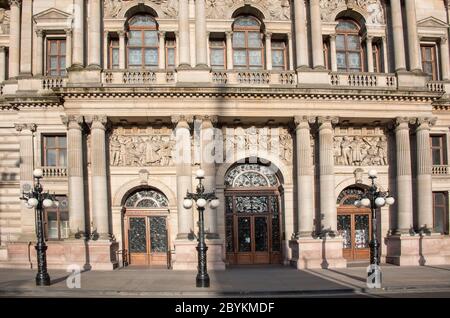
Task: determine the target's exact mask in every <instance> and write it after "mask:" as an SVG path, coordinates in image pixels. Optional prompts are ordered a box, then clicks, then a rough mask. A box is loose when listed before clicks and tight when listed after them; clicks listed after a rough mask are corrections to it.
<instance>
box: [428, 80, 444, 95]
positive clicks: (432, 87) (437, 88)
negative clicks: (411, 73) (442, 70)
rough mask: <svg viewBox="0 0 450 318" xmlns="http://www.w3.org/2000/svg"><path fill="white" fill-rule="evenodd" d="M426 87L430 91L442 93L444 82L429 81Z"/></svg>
mask: <svg viewBox="0 0 450 318" xmlns="http://www.w3.org/2000/svg"><path fill="white" fill-rule="evenodd" d="M427 88H428V90H429V91H430V92H435V93H443V92H444V83H443V82H439V81H430V82H428V83H427Z"/></svg>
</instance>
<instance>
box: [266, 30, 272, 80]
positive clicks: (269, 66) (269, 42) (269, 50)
mask: <svg viewBox="0 0 450 318" xmlns="http://www.w3.org/2000/svg"><path fill="white" fill-rule="evenodd" d="M266 70H268V71H270V70H272V33H270V32H267V33H266Z"/></svg>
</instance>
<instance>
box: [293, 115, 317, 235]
mask: <svg viewBox="0 0 450 318" xmlns="http://www.w3.org/2000/svg"><path fill="white" fill-rule="evenodd" d="M313 119H314V118H310V117H307V116H301V117H300V116H298V117H295V124H296V130H295V133H296V142H297V145H296V146H297V147H296V148H297V188H298V190H297V209H298V212H297V213H298V234H299V236H300V237H310V236H311V235H312V233H313V232H314V224H313V220H314V208H313V196H314V193H313V187H312V184H313V162H312V151H311V133H310V127H309V124H310V123H311V122H313Z"/></svg>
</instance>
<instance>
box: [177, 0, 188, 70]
mask: <svg viewBox="0 0 450 318" xmlns="http://www.w3.org/2000/svg"><path fill="white" fill-rule="evenodd" d="M178 32H179V35H178V37H179V43H177V46H179V52H180V62H179V65H178V67H180V68H190V67H191V54H190V39H189V37H190V35H189V33H190V32H189V2H188V0H179V1H178Z"/></svg>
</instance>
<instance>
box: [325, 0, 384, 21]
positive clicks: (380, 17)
mask: <svg viewBox="0 0 450 318" xmlns="http://www.w3.org/2000/svg"><path fill="white" fill-rule="evenodd" d="M320 10H321V18H322V21H326V22H334V20H335V18H336V16H337V14H338V13H339V12H342V11H345V10H353V11H357V12H359V13H360V14H362V15H363V17H364V19H365V20H366V24H374V25H379V24H385V23H386V21H385V13H384V8H383V5H382V3H381V1H380V0H320Z"/></svg>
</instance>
